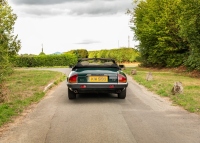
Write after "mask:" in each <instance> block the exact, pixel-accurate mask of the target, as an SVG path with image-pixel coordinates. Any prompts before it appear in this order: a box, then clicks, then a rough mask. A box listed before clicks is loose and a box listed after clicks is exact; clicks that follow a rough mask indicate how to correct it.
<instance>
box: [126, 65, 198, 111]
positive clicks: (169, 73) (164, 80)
mask: <svg viewBox="0 0 200 143" xmlns="http://www.w3.org/2000/svg"><path fill="white" fill-rule="evenodd" d="M132 69H136V71H137V74H136V75H131V70H132ZM124 71H125V72H126V73H127V74H129V75H131V76H132V77H133V79H134V80H135V81H137V82H138V83H139V84H141V85H143V86H145V87H146V88H147V89H148V90H150V91H152V92H154V93H156V94H158V95H160V96H163V97H169V98H170V100H171V101H172V102H173V104H174V105H180V106H182V107H183V108H185V109H186V110H188V111H190V112H195V113H198V114H199V113H200V86H199V85H200V80H199V78H194V77H190V76H189V75H188V74H186V73H177V72H175V71H174V70H173V69H163V70H161V69H150V68H141V67H127V68H126V69H125V70H124ZM148 72H151V73H152V76H153V80H151V81H147V80H146V76H147V73H148ZM177 81H180V82H182V85H183V88H184V89H183V93H180V94H175V95H173V94H172V92H171V90H172V88H173V86H174V83H175V82H177Z"/></svg>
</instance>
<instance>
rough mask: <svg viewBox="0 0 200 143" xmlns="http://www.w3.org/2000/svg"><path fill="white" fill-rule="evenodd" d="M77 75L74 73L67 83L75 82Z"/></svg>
mask: <svg viewBox="0 0 200 143" xmlns="http://www.w3.org/2000/svg"><path fill="white" fill-rule="evenodd" d="M77 79H78V75H77V74H75V75H73V76H71V77H70V78H69V83H77Z"/></svg>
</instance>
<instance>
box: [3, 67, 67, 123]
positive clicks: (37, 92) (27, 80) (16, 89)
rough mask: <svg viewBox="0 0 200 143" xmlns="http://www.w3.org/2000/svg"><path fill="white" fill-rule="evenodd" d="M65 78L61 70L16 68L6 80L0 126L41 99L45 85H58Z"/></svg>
mask: <svg viewBox="0 0 200 143" xmlns="http://www.w3.org/2000/svg"><path fill="white" fill-rule="evenodd" d="M63 79H65V76H64V75H63V74H62V73H60V72H54V71H45V70H44V71H41V70H22V69H21V70H15V71H14V73H13V74H12V75H10V76H9V77H8V78H7V80H6V83H5V84H6V85H5V88H4V90H5V91H4V93H6V94H5V95H4V96H5V99H4V102H3V103H0V126H2V125H3V124H4V123H7V122H9V121H11V118H12V117H14V116H17V115H19V114H20V113H21V112H22V111H23V110H24V109H26V108H27V107H28V106H29V105H31V104H33V103H37V102H38V101H40V100H41V99H42V98H43V97H44V95H45V91H44V89H45V87H46V86H47V85H48V84H50V83H52V86H54V85H57V84H58V83H59V82H60V81H62V80H63Z"/></svg>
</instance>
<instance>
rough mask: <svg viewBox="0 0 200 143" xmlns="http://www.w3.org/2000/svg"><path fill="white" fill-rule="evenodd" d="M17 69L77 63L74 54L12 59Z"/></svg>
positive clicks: (16, 57)
mask: <svg viewBox="0 0 200 143" xmlns="http://www.w3.org/2000/svg"><path fill="white" fill-rule="evenodd" d="M10 61H11V62H12V63H13V65H14V66H15V67H49V66H71V65H74V64H75V63H76V62H77V57H76V55H74V54H69V53H68V54H61V55H38V56H28V55H26V56H15V57H12V58H11V59H10Z"/></svg>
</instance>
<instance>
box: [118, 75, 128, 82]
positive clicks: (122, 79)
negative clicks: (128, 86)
mask: <svg viewBox="0 0 200 143" xmlns="http://www.w3.org/2000/svg"><path fill="white" fill-rule="evenodd" d="M118 82H120V83H126V82H127V78H126V77H125V76H124V75H121V74H118Z"/></svg>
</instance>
